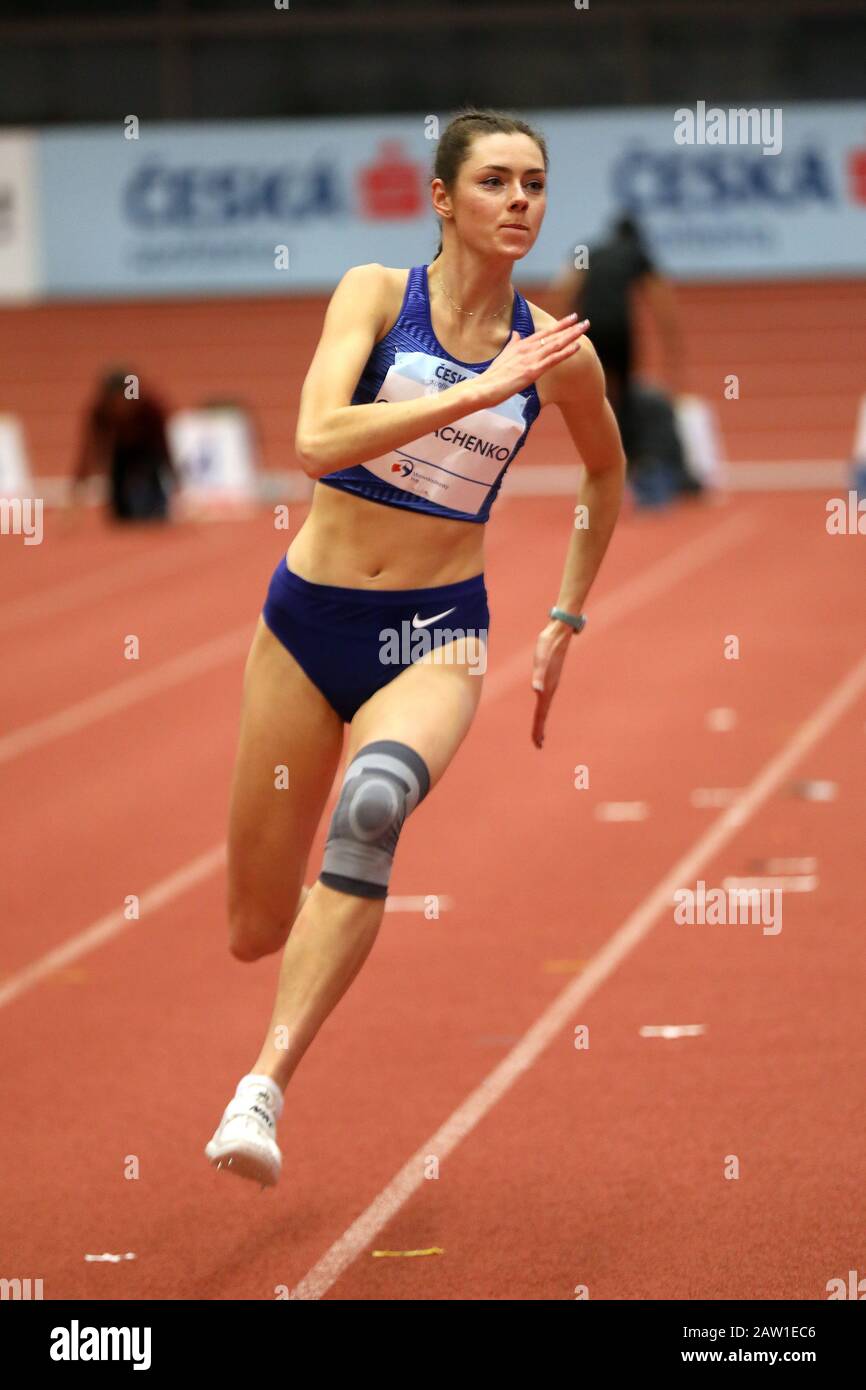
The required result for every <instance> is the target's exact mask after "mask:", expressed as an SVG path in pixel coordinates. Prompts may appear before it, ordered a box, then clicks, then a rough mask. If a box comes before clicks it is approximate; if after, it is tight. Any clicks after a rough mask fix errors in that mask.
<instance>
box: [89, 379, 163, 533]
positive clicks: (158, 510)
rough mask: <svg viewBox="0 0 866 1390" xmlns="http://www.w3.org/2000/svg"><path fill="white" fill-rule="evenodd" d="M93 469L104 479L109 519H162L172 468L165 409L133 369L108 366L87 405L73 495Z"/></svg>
mask: <svg viewBox="0 0 866 1390" xmlns="http://www.w3.org/2000/svg"><path fill="white" fill-rule="evenodd" d="M133 390H134V392H135V394H130V393H131V392H132V391H133ZM94 473H102V474H104V475H106V477H107V479H108V498H107V503H108V510H109V513H110V515H111V516H112V517H113V518H114V520H116V521H166V520H167V519H168V514H169V512H168V501H169V496H170V493H171V491H172V490H173V489H174V488H175V487H176V486H177V474H176V471H175V468H174V464H173V462H172V459H171V453H170V451H169V445H168V438H167V435H166V411H165V408H164V407H163V405H162V403H161V402H160V401H159V399H158V398H157V397H156V396H154V395H152V394H150V393H149V392H147V391H141V390H140V389H139V386H138V377H137V376H136V375H135V374H134V373H133V372H130V371H126V370H119V369H118V370H115V371H112V372H110V373H109V374H108V375H107V376H106V377H104V379H103V381H102V383H101V385H100V388H99V390H98V392H97V395H96V397H95V399H94V400H93V402H92V403H91V405H90V407H89V408H88V411H87V414H86V417H85V422H84V434H83V438H82V442H81V451H80V454H79V459H78V467H77V468H76V470H75V475H74V478H73V501H77V500H78V498H79V496H80V490H81V489H80V485H81V484H82V483H83V482H84V480H85V479H86V478H88V477H90V476H91V475H92V474H94Z"/></svg>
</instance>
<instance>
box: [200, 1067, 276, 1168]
mask: <svg viewBox="0 0 866 1390" xmlns="http://www.w3.org/2000/svg"><path fill="white" fill-rule="evenodd" d="M277 1119H278V1111H277V1106H276V1105H275V1100H274V1096H273V1095H272V1093H271V1092H270V1090H268V1088H267V1087H266V1086H255V1085H250V1084H246V1085H245V1084H244V1082H241V1084H240V1085H239V1086H238V1089H237V1092H236V1093H235V1095H234V1096H233V1097H232V1099H231V1100H230V1101H229V1103H228V1105H227V1106H226V1108H225V1110H224V1112H223V1117H222V1119H221V1120H220V1122H219V1125H218V1126H217V1129H216V1133H215V1134H214V1136H213V1138H212V1139H211V1141H210V1143H209V1144H207V1145H206V1146H205V1154H206V1155H207V1157H208V1158H209V1159H210V1162H211V1163H212V1165H213V1166H214V1167H215V1168H221V1169H223V1170H224V1171H226V1172H228V1173H237V1175H238V1177H241V1178H250V1179H252V1181H253V1182H257V1183H260V1184H261V1186H262V1187H263V1188H264V1187H274V1186H275V1184H276V1182H277V1179H278V1178H279V1176H280V1169H281V1167H282V1156H281V1154H280V1150H279V1146H278V1144H277V1140H276V1133H277Z"/></svg>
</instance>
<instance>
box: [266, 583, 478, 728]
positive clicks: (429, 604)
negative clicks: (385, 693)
mask: <svg viewBox="0 0 866 1390" xmlns="http://www.w3.org/2000/svg"><path fill="white" fill-rule="evenodd" d="M262 617H263V618H264V620H265V623H266V624H267V626H268V627H269V628H270V630H271V632H272V633H273V634H274V636H275V637H276V638H277V639H278V640H279V641H280V642H282V644H283V646H284V647H285V648H286V650H287V651H289V652H291V654H292V656H293V657H294V658H295V660H296V661H297V662H298V665H299V666H300V667H301V668H302V669H303V670H304V671H305V672H306V674H307V675H308V676H309V678H310V680H311V681H312V682H313V684H314V685H316V686H318V688H319V690H320V691H321V692H322V694H323V695H324V696H325V698H326V699H327V700H328V702H329V703H330V704H331V705H332V707H333V708H334V709H335V710H336V711H337V714H339V716H340V718H341V719H342V720H343V721H344V723H346V724H348V723H351V721H352V719H353V718H354V716H355V714H356V712H357V710H358V709H359V708H360V707H361V705H363V704H364V702H365V701H366V700H368V699H369V698H370V696H371V695H372V694H374V692H375V691H377V690H380V689H381V688H382V686H383V685H387V684H388V682H389V681H392V680H393V679H394V677H395V676H398V675H399V674H400V672H401V671H403V670H405V669H406V667H407V666H410V665H411V664H412V663H413V662H414V661H417V660H418V659H419V658H420V657H422V656H425V655H426V654H427V652H428V651H430V650H435V649H436V648H438V647H440V646H443V645H445V644H447V643H449V642H451V641H453V640H454V639H455V638H458V637H463V636H469V637H471V636H473V635H477V636H480V637H481V638H482V639H483V640H484V642H485V643H486V641H487V630H488V628H489V626H490V610H489V608H488V605H487V589H486V587H485V584H484V575H483V574H476V575H473V576H472V578H471V579H462V580H459V581H458V582H457V583H456V584H440V585H436V586H435V587H434V588H427V589H344V588H339V587H337V586H336V585H333V584H312V583H311V582H310V581H309V580H308V579H302V578H301V576H300V575H299V574H295V573H294V571H293V570H290V569H289V567H288V565H287V563H286V558H285V556H281V558H280V562H279V564H278V565H277V568H276V569H275V570H274V574H273V577H272V579H271V583H270V587H269V589H268V596H267V598H266V600H265V606H264V608H263V609H262ZM434 619H435V621H433V620H434ZM472 650H476V647H475V644H473V648H472Z"/></svg>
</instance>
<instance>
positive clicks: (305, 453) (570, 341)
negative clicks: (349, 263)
mask: <svg viewBox="0 0 866 1390" xmlns="http://www.w3.org/2000/svg"><path fill="white" fill-rule="evenodd" d="M387 304H388V282H387V278H386V275H385V271H384V269H383V267H382V266H380V265H375V264H372V265H360V266H354V267H353V268H352V269H351V270H347V271H346V274H345V275H344V276H343V278H342V280H341V281H340V283H339V284H338V285H337V288H336V289H335V290H334V293H333V295H332V297H331V302H330V304H329V305H328V310H327V313H326V314H325V322H324V326H323V328H322V335H321V337H320V339H319V343H318V346H317V348H316V351H315V354H314V356H313V360H312V362H311V364H310V368H309V371H308V372H307V376H306V379H305V381H304V385H303V389H302V391H301V401H300V408H299V412H298V424H297V429H296V433H295V451H296V453H297V456H298V459H299V461H300V463H301V467H302V468H303V470H304V472H305V473H306V474H307V475H308V476H309V477H311V478H322V477H325V476H326V475H327V474H328V473H333V472H335V471H336V470H337V469H338V468H350V467H352V466H353V465H354V464H357V463H364V462H365V461H366V460H367V459H372V458H378V457H379V455H380V454H386V453H388V452H389V450H391V449H399V448H402V447H403V446H404V445H406V444H409V443H411V442H412V441H413V440H415V439H419V438H420V437H421V436H422V435H425V434H430V433H431V432H432V431H433V430H437V429H440V428H441V427H442V426H443V425H449V424H452V423H453V422H454V421H455V420H459V419H461V418H462V417H463V416H464V415H468V414H471V413H472V411H474V410H481V409H483V408H484V407H485V406H490V405H497V404H498V403H499V402H500V401H504V400H506V399H507V398H508V397H509V396H511V395H513V394H514V392H515V391H522V390H523V389H524V388H525V387H526V386H528V385H529V383H530V382H532V381H535V380H536V378H537V377H538V376H540V375H541V373H542V372H543V371H546V370H547V369H548V367H552V366H554V365H555V363H557V362H560V361H562V360H563V358H565V357H567V356H569V355H570V353H571V352H573V351H575V350H576V348H577V346H578V344H577V341H576V339H577V337H579V335H580V333H582V332H584V331H585V326H584V325H579V324H576V323H575V322H574V319H573V316H569V319H568V320H563V321H562V322H561V323H559V324H557V325H556V327H555V328H554V329H551V330H548V332H547V333H546V334H541V333H533V334H531V335H530V336H528V337H526V338H520V337H519V335H517V334H514V335H513V337H512V339H511V341H510V342H509V343H508V344H507V345H506V347H505V348H504V349H503V350H502V352H501V353H500V354H499V356H498V357H497V359H496V361H495V363H494V364H493V365H492V366H491V367H490V368H488V370H487V371H486V372H483V373H481V375H480V376H477V377H471V378H469V379H467V380H466V381H461V382H459V383H458V384H457V385H456V386H449V387H446V389H445V390H444V391H440V392H438V393H437V394H436V395H434V396H422V397H420V398H419V399H417V400H414V401H391V402H389V403H388V409H387V410H380V409H379V405H378V404H376V403H375V402H371V403H370V404H368V405H351V404H350V402H351V399H352V393H353V392H354V390H355V386H356V385H357V382H358V378H359V377H360V375H361V372H362V371H363V369H364V366H365V364H366V362H367V359H368V357H369V356H370V353H371V351H372V349H373V345H374V343H375V341H376V338H377V337H378V335H379V333H380V332H381V330H382V328H383V327H384V325H385V322H386V314H387ZM542 338H543V339H544V341H543V342H541V341H540V339H542Z"/></svg>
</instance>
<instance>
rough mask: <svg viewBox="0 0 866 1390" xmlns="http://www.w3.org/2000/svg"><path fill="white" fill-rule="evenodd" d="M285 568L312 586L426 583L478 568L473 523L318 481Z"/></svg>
mask: <svg viewBox="0 0 866 1390" xmlns="http://www.w3.org/2000/svg"><path fill="white" fill-rule="evenodd" d="M288 560H289V568H290V569H292V570H294V572H295V574H299V575H300V576H301V578H302V579H308V580H309V581H310V582H311V583H313V584H337V585H339V586H340V587H341V588H347V589H368V588H369V589H424V588H432V587H433V586H438V585H440V584H454V583H457V581H458V580H461V579H471V578H472V576H473V575H476V574H481V572H482V571H483V569H484V527H483V525H481V524H480V523H479V522H474V521H457V520H456V519H453V518H451V517H441V516H428V515H425V514H424V513H423V512H414V511H410V510H409V509H408V508H407V507H389V506H386V505H384V504H383V503H381V502H369V501H367V499H366V498H364V497H355V496H353V494H352V493H349V492H339V491H338V490H337V489H336V488H332V487H327V486H321V485H320V484H318V483H317V484H316V486H315V488H314V489H313V500H312V504H311V507H310V511H309V514H308V515H307V517H306V519H305V521H304V524H303V526H302V527H301V529H300V531H299V532H298V534H297V535H296V536H295V538H294V540H293V541H292V544H291V545H290V546H289V551H288Z"/></svg>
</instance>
